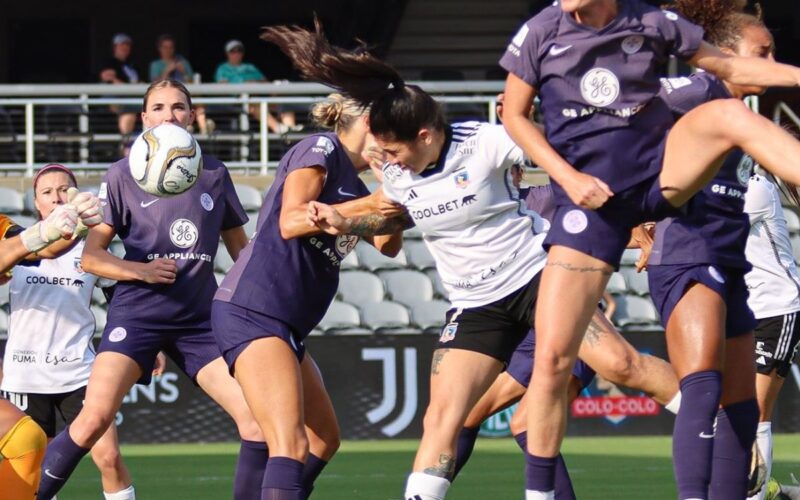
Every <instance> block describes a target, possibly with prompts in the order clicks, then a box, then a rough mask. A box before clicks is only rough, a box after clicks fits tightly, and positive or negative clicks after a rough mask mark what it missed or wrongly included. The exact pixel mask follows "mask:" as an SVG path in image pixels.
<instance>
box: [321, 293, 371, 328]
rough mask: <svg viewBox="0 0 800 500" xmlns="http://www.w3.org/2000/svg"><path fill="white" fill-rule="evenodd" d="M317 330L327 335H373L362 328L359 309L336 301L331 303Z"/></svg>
mask: <svg viewBox="0 0 800 500" xmlns="http://www.w3.org/2000/svg"><path fill="white" fill-rule="evenodd" d="M317 328H318V329H320V330H322V331H323V332H325V333H336V334H338V335H348V334H368V333H371V332H370V331H369V330H367V329H366V328H361V317H360V315H359V313H358V309H357V308H356V307H355V306H353V305H350V304H346V303H344V302H340V301H338V300H334V301H333V303H331V306H330V307H329V308H328V311H327V312H326V313H325V316H323V318H322V320H320V322H319V325H318V326H317Z"/></svg>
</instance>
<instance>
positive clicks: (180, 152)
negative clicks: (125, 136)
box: [128, 123, 203, 197]
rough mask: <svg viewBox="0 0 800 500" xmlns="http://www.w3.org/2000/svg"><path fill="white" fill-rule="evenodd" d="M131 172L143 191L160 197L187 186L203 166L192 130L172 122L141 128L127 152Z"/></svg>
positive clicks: (185, 189) (172, 194)
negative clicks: (128, 152) (128, 153)
mask: <svg viewBox="0 0 800 500" xmlns="http://www.w3.org/2000/svg"><path fill="white" fill-rule="evenodd" d="M128 164H129V166H130V169H131V176H133V180H135V181H136V184H138V185H139V187H140V188H142V189H143V190H145V191H146V192H148V193H150V194H152V195H154V196H160V197H168V196H175V195H177V194H181V193H183V192H184V191H187V190H189V188H191V187H192V186H194V183H195V182H197V179H198V177H200V172H201V171H202V170H203V155H202V153H201V152H200V146H199V145H198V144H197V141H195V139H194V137H192V134H190V133H189V132H187V131H186V130H185V129H183V128H181V127H179V126H177V125H174V124H172V123H162V124H161V125H157V126H155V127H153V128H149V129H147V130H145V131H144V132H142V135H140V136H139V137H137V138H136V141H134V143H133V146H131V152H130V155H129V156H128Z"/></svg>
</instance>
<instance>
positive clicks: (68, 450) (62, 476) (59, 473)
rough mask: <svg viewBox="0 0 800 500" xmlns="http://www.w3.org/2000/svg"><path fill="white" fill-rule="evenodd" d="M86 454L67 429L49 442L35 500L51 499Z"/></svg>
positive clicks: (85, 450) (84, 449)
mask: <svg viewBox="0 0 800 500" xmlns="http://www.w3.org/2000/svg"><path fill="white" fill-rule="evenodd" d="M87 453H89V450H88V449H87V448H81V447H80V446H78V445H77V444H76V443H75V441H73V440H72V438H71V437H70V436H69V427H67V428H66V429H64V431H63V432H61V434H59V435H58V436H56V437H55V438H54V439H53V440H52V441H50V444H49V445H48V446H47V452H46V453H45V455H44V460H43V461H42V479H41V480H40V481H39V491H38V493H37V494H36V500H50V499H51V498H53V497H54V496H55V495H56V493H58V490H60V489H61V488H62V487H63V486H64V484H65V483H66V482H67V479H69V476H70V475H71V474H72V472H73V471H74V470H75V467H77V466H78V463H80V461H81V459H82V458H83V457H84V456H85V455H86V454H87Z"/></svg>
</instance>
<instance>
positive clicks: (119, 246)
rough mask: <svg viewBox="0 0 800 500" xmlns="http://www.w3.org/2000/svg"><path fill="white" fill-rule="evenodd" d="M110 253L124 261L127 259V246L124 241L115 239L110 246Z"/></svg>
mask: <svg viewBox="0 0 800 500" xmlns="http://www.w3.org/2000/svg"><path fill="white" fill-rule="evenodd" d="M108 251H109V252H111V253H112V254H114V255H116V256H117V257H119V258H120V259H122V258H124V257H125V244H124V243H122V240H119V239H113V240H111V244H110V245H108Z"/></svg>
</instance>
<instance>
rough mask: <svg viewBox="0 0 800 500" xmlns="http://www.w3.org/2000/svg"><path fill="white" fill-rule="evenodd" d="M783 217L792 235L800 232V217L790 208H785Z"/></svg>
mask: <svg viewBox="0 0 800 500" xmlns="http://www.w3.org/2000/svg"><path fill="white" fill-rule="evenodd" d="M783 217H784V218H785V219H786V228H787V229H789V232H790V233H797V232H800V216H798V215H797V212H795V211H794V210H792V209H791V208H789V207H783Z"/></svg>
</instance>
